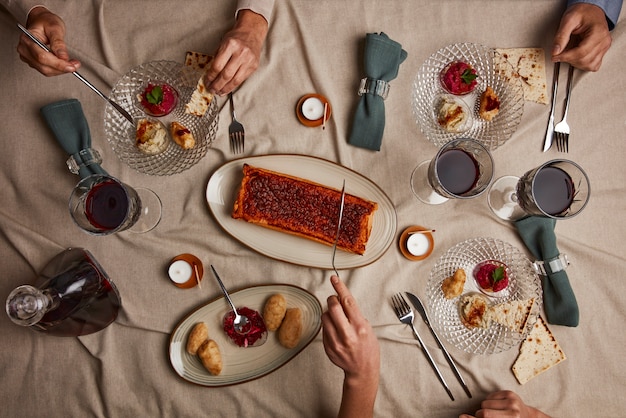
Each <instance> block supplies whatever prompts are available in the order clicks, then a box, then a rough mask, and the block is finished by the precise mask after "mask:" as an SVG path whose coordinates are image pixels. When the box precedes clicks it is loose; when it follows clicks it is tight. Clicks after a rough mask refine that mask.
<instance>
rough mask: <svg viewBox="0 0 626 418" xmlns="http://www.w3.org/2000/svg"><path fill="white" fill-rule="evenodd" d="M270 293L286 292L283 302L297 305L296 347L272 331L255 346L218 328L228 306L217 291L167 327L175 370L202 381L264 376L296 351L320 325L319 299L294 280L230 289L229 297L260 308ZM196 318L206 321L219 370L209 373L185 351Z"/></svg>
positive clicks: (221, 383) (240, 380) (212, 383)
mask: <svg viewBox="0 0 626 418" xmlns="http://www.w3.org/2000/svg"><path fill="white" fill-rule="evenodd" d="M274 293H280V294H282V295H283V296H284V297H285V300H286V301H287V308H300V310H301V311H302V337H301V339H300V342H299V343H298V345H297V346H296V347H294V348H292V349H287V348H284V347H283V346H281V345H280V343H279V342H278V337H277V336H276V332H269V335H268V338H267V341H266V342H265V344H263V345H262V346H260V347H249V348H242V347H238V346H236V345H235V344H234V343H233V342H231V341H230V339H229V338H228V336H227V335H226V334H225V333H224V331H223V330H222V318H223V316H224V314H225V313H226V312H228V311H229V306H228V303H227V302H226V300H225V299H224V298H223V297H220V298H218V299H216V300H213V301H212V302H209V303H208V304H206V305H204V306H201V307H199V308H197V309H195V310H194V311H193V312H191V313H190V314H189V315H187V317H186V318H185V319H183V321H181V323H180V324H178V325H177V326H176V328H175V329H174V332H172V335H171V337H170V362H171V363H172V367H174V370H175V371H176V373H178V375H179V376H180V377H182V378H183V379H185V380H187V381H189V382H192V383H195V384H198V385H202V386H210V387H219V386H228V385H236V384H239V383H243V382H247V381H250V380H254V379H258V378H259V377H262V376H265V375H266V374H269V373H271V372H273V371H274V370H276V369H278V368H279V367H281V366H283V365H284V364H285V363H287V362H288V361H289V360H291V359H292V358H294V357H295V356H296V355H298V353H300V352H301V351H302V350H304V348H305V347H306V346H307V345H309V343H310V342H311V341H313V339H314V338H315V336H316V335H317V334H318V332H319V330H320V328H321V327H322V319H321V317H322V305H321V304H320V301H319V300H318V299H317V298H316V297H315V296H314V295H312V294H311V293H309V292H307V291H306V290H304V289H302V288H300V287H297V286H293V285H289V284H279V285H265V286H255V287H249V288H246V289H242V290H239V291H236V292H231V293H230V297H231V299H232V300H233V303H234V304H235V306H238V307H241V306H247V307H248V308H250V309H254V310H257V311H259V312H262V311H263V306H264V305H265V301H266V300H267V298H269V297H270V296H271V295H273V294H274ZM198 322H204V323H206V324H207V327H208V328H209V338H210V339H212V340H214V341H215V342H216V343H217V345H218V346H219V348H220V353H221V355H222V363H223V369H222V372H221V373H220V374H219V375H218V376H212V375H211V374H209V372H208V371H207V370H206V369H205V368H204V366H202V363H201V362H200V359H199V358H198V357H197V356H195V355H191V354H189V353H187V350H186V349H185V348H186V345H187V338H188V336H189V333H190V332H191V329H192V328H193V326H194V325H195V324H196V323H198Z"/></svg>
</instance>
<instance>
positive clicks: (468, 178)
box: [436, 149, 480, 195]
mask: <svg viewBox="0 0 626 418" xmlns="http://www.w3.org/2000/svg"><path fill="white" fill-rule="evenodd" d="M436 170H437V176H438V177H439V182H440V183H441V185H442V186H443V188H444V189H446V190H447V191H448V192H449V193H452V194H454V195H463V194H464V193H467V192H468V191H470V190H472V188H474V187H475V186H476V183H477V182H478V178H479V176H480V168H479V166H478V161H476V159H475V158H474V157H473V156H472V155H471V154H470V153H468V152H466V151H464V150H462V149H450V150H447V151H444V152H443V153H442V154H441V155H440V156H439V159H438V160H437V168H436Z"/></svg>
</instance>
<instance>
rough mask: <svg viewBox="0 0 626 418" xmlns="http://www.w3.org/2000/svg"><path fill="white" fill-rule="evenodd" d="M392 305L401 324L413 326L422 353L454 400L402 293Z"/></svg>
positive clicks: (394, 298) (396, 295) (397, 294)
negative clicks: (417, 328) (414, 322)
mask: <svg viewBox="0 0 626 418" xmlns="http://www.w3.org/2000/svg"><path fill="white" fill-rule="evenodd" d="M391 303H392V305H393V310H394V311H396V316H397V317H398V319H399V320H400V322H402V323H403V324H406V325H410V326H411V330H413V336H415V339H416V340H417V341H419V343H420V347H421V349H422V351H423V352H424V354H425V355H426V358H427V359H428V362H429V363H430V365H431V367H432V368H433V370H434V371H435V373H436V374H437V377H438V378H439V381H440V382H441V384H442V385H443V387H444V389H445V390H446V392H447V393H448V396H449V397H450V399H452V400H454V396H452V392H450V388H449V387H448V384H447V383H446V381H445V379H444V378H443V376H442V375H441V372H440V371H439V368H438V367H437V365H436V364H435V361H434V360H433V358H432V356H431V355H430V352H429V351H428V348H426V346H425V345H424V342H423V341H422V338H421V337H420V335H419V334H418V333H417V330H416V329H415V326H414V325H413V319H414V318H415V315H414V314H413V310H412V309H411V307H410V306H409V304H408V303H406V300H404V296H402V294H401V293H396V294H395V295H393V296H392V297H391Z"/></svg>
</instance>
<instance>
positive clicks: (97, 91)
mask: <svg viewBox="0 0 626 418" xmlns="http://www.w3.org/2000/svg"><path fill="white" fill-rule="evenodd" d="M17 27H18V28H20V30H21V31H22V32H24V34H26V36H28V37H29V38H30V39H31V40H32V41H33V42H34V43H36V44H37V45H38V46H39V47H40V48H42V49H43V50H45V51H48V52H52V51H50V48H48V47H47V46H46V44H44V43H43V42H41V41H40V40H39V39H37V38H36V37H35V35H33V34H32V33H30V31H29V30H28V29H26V28H25V27H24V26H22V25H21V24H19V23H18V24H17ZM72 74H74V76H75V77H76V78H78V79H79V80H80V81H82V82H83V83H85V85H86V86H87V87H89V88H90V89H91V90H93V91H94V92H95V93H96V94H97V95H98V96H100V97H101V98H103V99H104V100H106V101H107V102H109V103H110V104H111V106H113V108H114V109H115V110H117V111H118V112H119V113H120V115H122V116H123V117H124V119H126V120H127V121H129V122H130V123H131V124H133V125H134V124H135V122H134V121H133V118H132V117H131V116H130V114H129V113H128V112H127V111H126V110H124V108H123V107H122V106H120V105H119V104H117V103H116V102H115V101H113V100H112V99H110V98H109V97H107V96H105V94H104V93H102V92H101V91H100V90H98V89H97V88H96V86H94V85H93V84H91V83H90V82H89V81H88V80H87V79H86V78H85V77H83V76H82V75H80V74H79V73H78V71H74V72H72Z"/></svg>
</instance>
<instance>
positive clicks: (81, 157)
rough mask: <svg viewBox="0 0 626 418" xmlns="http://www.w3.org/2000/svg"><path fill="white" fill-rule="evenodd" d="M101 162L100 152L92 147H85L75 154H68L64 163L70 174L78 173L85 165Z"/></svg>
mask: <svg viewBox="0 0 626 418" xmlns="http://www.w3.org/2000/svg"><path fill="white" fill-rule="evenodd" d="M100 163H102V157H101V156H100V153H99V152H98V151H97V150H95V149H93V148H85V149H82V150H80V151H78V152H77V153H76V154H72V155H70V158H68V159H67V161H66V162H65V164H67V168H68V169H69V170H70V172H71V173H72V174H78V172H79V171H80V170H81V168H84V167H87V166H88V165H92V164H100Z"/></svg>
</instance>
